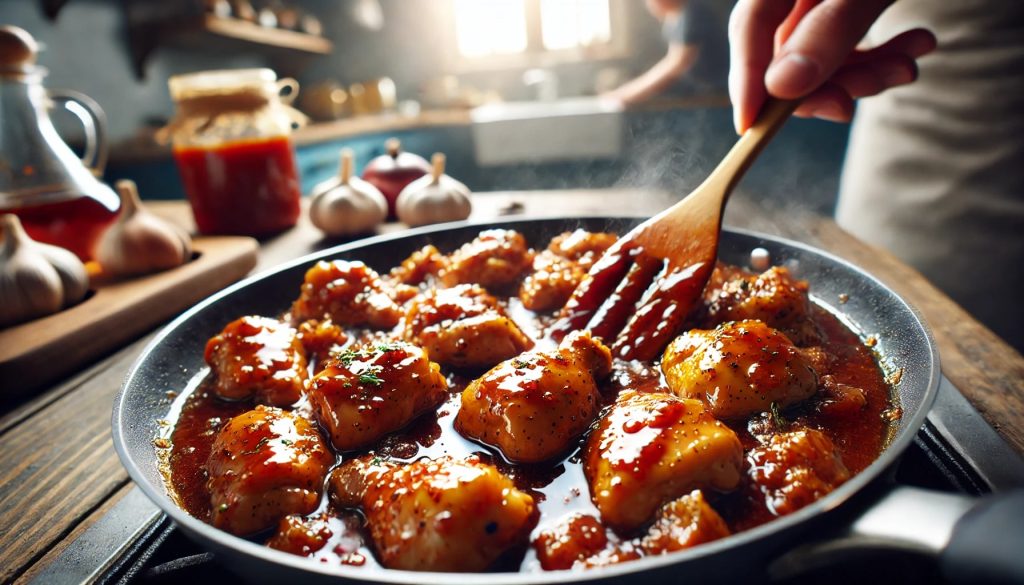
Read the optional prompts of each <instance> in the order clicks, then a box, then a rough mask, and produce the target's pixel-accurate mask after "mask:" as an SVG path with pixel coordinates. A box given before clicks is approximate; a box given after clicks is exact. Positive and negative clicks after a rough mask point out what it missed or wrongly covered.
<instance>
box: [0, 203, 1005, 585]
mask: <svg viewBox="0 0 1024 585" xmlns="http://www.w3.org/2000/svg"><path fill="white" fill-rule="evenodd" d="M738 195H739V194H738ZM738 195H737V196H734V198H733V201H732V202H731V203H730V205H729V210H728V213H727V214H726V223H727V224H728V225H732V226H737V227H745V228H749V229H754V230H757V231H761V232H765V233H769V234H777V235H781V236H785V237H789V238H793V239H797V240H800V241H802V242H806V243H808V244H811V245H814V246H818V247H820V248H823V249H825V250H828V251H830V252H832V253H834V254H836V255H838V256H841V257H843V258H846V259H847V260H850V261H851V262H853V263H855V264H857V265H859V266H861V267H862V268H864V269H865V270H867V271H868V272H870V273H872V274H873V275H875V276H876V277H878V278H879V279H880V280H882V281H883V282H885V283H886V284H888V285H889V286H890V287H892V288H893V289H894V290H896V291H897V292H898V293H899V294H901V295H903V296H904V297H905V298H906V299H907V300H909V301H910V302H911V303H912V304H914V305H915V306H917V307H918V308H919V309H920V310H921V312H922V313H923V314H924V315H925V318H926V320H927V321H928V323H929V324H930V325H931V327H932V330H933V332H934V334H935V339H936V342H937V343H938V345H939V351H940V354H941V359H942V370H943V373H944V374H945V375H946V376H947V377H948V378H949V379H950V380H952V381H953V383H954V384H955V385H956V386H957V387H959V388H960V389H961V390H962V391H963V393H964V395H965V396H966V397H967V398H968V400H969V401H970V402H971V403H972V404H973V405H974V406H975V408H977V409H978V410H979V411H980V412H981V413H982V415H983V416H984V417H985V419H986V420H987V421H988V422H989V423H990V424H992V426H993V427H994V428H995V429H996V430H997V431H998V433H999V434H1000V435H1001V436H1002V437H1003V438H1004V439H1005V440H1006V441H1007V442H1008V443H1009V444H1010V445H1011V446H1012V447H1013V448H1014V449H1016V451H1017V452H1018V453H1022V454H1024V357H1022V356H1021V355H1020V354H1019V353H1017V352H1016V351H1014V350H1013V349H1012V348H1010V347H1009V346H1007V345H1006V344H1005V343H1003V342H1002V341H1001V340H1000V339H999V338H998V337H996V336H995V335H994V334H993V333H992V332H991V331H989V330H988V329H986V328H985V327H984V326H982V325H981V324H979V323H978V322H977V321H975V320H974V319H973V318H971V317H970V316H969V315H968V314H967V313H966V312H964V310H963V309H961V308H960V307H959V306H957V305H956V304H955V303H954V302H953V301H951V300H950V299H949V298H948V297H946V296H945V295H944V294H942V293H941V292H940V291H938V290H937V289H936V288H935V287H933V286H932V285H931V284H930V283H928V282H927V281H926V280H925V279H924V278H923V277H922V276H921V275H920V274H918V273H917V272H916V271H914V270H913V269H911V268H909V267H907V266H906V265H904V264H903V263H901V262H900V261H899V260H897V259H896V258H894V257H893V256H892V255H890V254H888V253H887V252H884V251H882V250H880V249H878V248H875V247H872V246H870V245H868V244H865V243H864V242H861V241H859V240H857V239H856V238H854V237H853V236H851V235H849V234H848V233H846V232H845V231H843V230H842V229H840V228H839V227H838V226H837V225H836V224H835V222H833V221H832V220H831V219H828V218H825V217H821V216H812V215H797V214H794V213H793V212H792V211H787V212H785V213H783V212H779V211H773V210H770V209H764V208H761V207H758V206H756V205H754V204H753V203H751V201H753V199H751V198H744V197H741V196H738ZM668 201H669V198H668V197H667V196H666V195H664V194H661V193H656V192H650V191H626V190H600V191H589V190H588V191H552V192H504V193H489V194H483V193H481V194H478V195H477V196H476V199H475V202H476V208H475V210H474V213H473V218H475V219H483V218H491V217H496V216H499V215H500V214H501V212H502V211H503V210H504V211H507V210H508V209H510V206H511V205H512V204H513V203H517V204H519V205H520V206H521V211H520V213H522V214H524V215H527V216H529V215H547V216H550V215H555V214H558V215H562V216H579V215H606V214H615V213H622V214H630V215H632V214H638V213H645V214H652V213H654V212H657V211H659V210H661V209H662V208H664V207H665V206H666V204H667V203H668ZM153 209H155V210H156V211H158V212H159V213H161V214H164V215H165V216H168V217H171V218H173V219H175V220H176V221H180V222H182V223H185V224H190V223H191V220H190V218H189V212H188V209H187V207H186V205H185V204H184V203H183V202H169V203H161V204H154V205H153ZM397 229H401V226H397V225H389V226H386V227H385V230H384V231H394V230H397ZM335 243H337V242H334V241H325V240H323V239H322V238H321V237H320V234H319V233H318V232H317V231H316V230H315V229H314V228H313V227H312V226H311V225H310V224H309V223H308V220H306V218H305V217H304V218H303V221H302V222H301V223H300V225H299V226H298V227H297V228H296V229H293V230H291V231H289V232H287V233H285V234H283V235H281V236H278V237H276V238H273V239H270V240H267V241H265V242H263V243H262V246H261V253H260V259H259V265H258V266H257V268H256V270H262V269H265V268H268V267H270V266H273V265H275V264H278V263H280V262H282V261H285V260H288V259H291V258H295V257H298V256H300V255H303V254H306V253H309V252H312V251H315V250H317V249H322V248H324V247H327V246H330V245H333V244H335ZM152 335H153V333H152V332H151V333H149V334H147V335H145V336H143V337H142V338H141V339H138V340H136V341H134V342H133V343H131V344H129V345H127V346H126V347H124V348H123V349H121V350H119V351H117V352H115V353H113V354H111V355H109V356H106V357H105V358H103V359H101V360H100V361H98V362H97V363H95V364H94V365H92V366H91V367H88V368H86V369H84V370H83V371H81V372H79V373H77V374H76V375H74V376H71V377H69V378H68V379H66V380H64V381H63V382H61V383H59V384H56V385H54V386H53V387H52V388H49V389H47V390H45V391H43V392H42V393H40V394H38V395H37V396H36V397H35V398H33V399H30V400H28V401H25V402H22V403H10V402H3V403H2V410H0V478H2V485H0V551H2V552H0V582H9V581H17V582H23V581H27V580H28V579H29V578H31V577H32V576H33V575H35V574H37V573H38V572H39V571H40V570H41V569H42V568H44V567H46V566H47V564H48V563H49V562H51V561H52V559H53V558H55V557H56V556H57V555H58V554H59V553H60V552H61V551H62V550H63V549H64V547H65V546H66V545H67V544H68V543H69V542H71V541H72V540H73V539H74V538H75V537H76V536H77V535H79V534H80V533H81V532H82V531H84V530H85V529H86V528H87V527H89V526H91V525H92V524H93V523H94V522H95V521H96V520H97V519H98V518H100V517H101V516H102V515H103V514H104V513H105V512H106V511H107V510H108V509H109V508H110V507H111V506H113V505H114V503H116V502H117V501H118V500H119V499H120V498H121V497H123V495H124V494H126V493H127V492H128V491H129V490H130V489H131V481H130V480H129V479H128V475H127V472H125V470H124V469H123V468H122V467H121V464H120V462H119V461H118V459H117V456H116V455H115V453H114V448H113V445H112V443H111V438H110V412H111V406H112V401H113V399H114V396H115V395H116V394H117V392H118V390H119V387H120V383H121V380H122V378H123V377H124V375H125V373H126V372H127V370H128V368H129V367H130V365H131V363H132V362H133V361H134V360H135V358H136V356H137V355H138V354H139V352H140V351H141V350H142V348H143V346H144V345H145V344H146V343H147V342H148V341H149V339H150V338H151V337H152Z"/></svg>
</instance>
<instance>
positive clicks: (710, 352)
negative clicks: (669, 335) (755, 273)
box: [661, 321, 818, 419]
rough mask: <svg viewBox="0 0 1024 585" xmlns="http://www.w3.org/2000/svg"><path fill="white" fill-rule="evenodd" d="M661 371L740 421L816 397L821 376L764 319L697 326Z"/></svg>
mask: <svg viewBox="0 0 1024 585" xmlns="http://www.w3.org/2000/svg"><path fill="white" fill-rule="evenodd" d="M661 370H662V372H663V373H664V374H665V381H666V382H667V383H668V386H669V388H671V389H672V391H673V392H675V393H676V394H677V395H679V396H681V397H683V398H697V399H699V400H703V401H704V403H705V404H707V406H708V408H709V409H710V410H711V413H712V414H713V415H715V417H717V418H723V419H735V418H742V417H745V416H748V415H751V414H754V413H758V412H765V411H767V410H770V409H771V406H772V403H775V404H776V405H777V406H778V407H782V408H784V407H786V406H789V405H791V404H794V403H797V402H800V401H802V400H805V399H807V398H809V397H810V396H812V395H813V394H814V393H815V392H816V391H817V389H818V375H817V374H816V373H815V372H814V369H813V368H811V366H810V364H809V362H808V361H807V359H806V358H805V357H804V355H803V354H802V353H801V352H800V350H799V349H797V348H796V347H795V346H794V345H793V343H792V342H791V341H790V340H789V339H788V338H787V337H786V336H785V335H784V334H783V333H782V332H780V331H777V330H775V329H772V328H771V327H769V326H767V325H765V324H764V323H762V322H761V321H739V322H730V323H724V324H722V325H719V326H718V327H717V328H716V329H714V330H712V331H706V330H703V329H694V330H692V331H690V332H688V333H684V334H683V335H680V336H679V337H677V338H676V339H675V340H673V341H672V343H670V344H669V346H668V347H667V348H666V349H665V354H664V356H662V359H661Z"/></svg>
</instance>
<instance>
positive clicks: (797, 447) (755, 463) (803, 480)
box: [747, 428, 850, 516]
mask: <svg viewBox="0 0 1024 585" xmlns="http://www.w3.org/2000/svg"><path fill="white" fill-rule="evenodd" d="M747 475H748V476H749V478H750V480H751V482H752V483H753V486H754V488H756V489H757V490H758V491H760V492H761V493H762V494H763V495H764V498H765V503H766V504H767V506H768V510H769V511H770V512H772V513H773V514H775V515H777V516H784V515H786V514H791V513H793V512H795V511H797V510H799V509H800V508H803V507H804V506H806V505H808V504H811V503H813V502H815V501H817V500H818V499H819V498H821V497H823V496H825V495H826V494H828V493H829V492H831V491H832V490H834V489H835V488H837V487H839V486H840V485H842V484H843V482H845V481H846V480H847V479H850V471H849V470H848V469H847V468H846V465H844V464H843V459H842V457H840V455H839V451H838V450H837V449H836V446H835V444H834V443H832V440H831V439H829V438H828V437H826V436H825V435H824V434H822V433H821V431H818V430H815V429H810V428H808V429H799V430H795V431H789V432H786V433H780V434H778V435H775V436H773V437H772V438H771V439H769V440H768V442H767V443H766V444H764V445H761V446H759V447H755V448H753V449H751V450H750V452H749V453H747Z"/></svg>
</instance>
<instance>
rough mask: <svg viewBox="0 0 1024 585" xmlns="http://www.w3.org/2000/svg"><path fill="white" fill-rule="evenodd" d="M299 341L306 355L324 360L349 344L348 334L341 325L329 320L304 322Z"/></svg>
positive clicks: (300, 329)
mask: <svg viewBox="0 0 1024 585" xmlns="http://www.w3.org/2000/svg"><path fill="white" fill-rule="evenodd" d="M299 341H300V342H301V343H302V347H303V348H305V350H306V355H308V356H310V357H311V358H312V356H316V357H317V358H319V359H321V360H323V359H324V358H326V357H327V356H329V355H331V353H338V352H340V351H341V350H342V348H344V347H345V345H346V344H347V343H348V334H347V333H345V330H344V329H342V328H341V326H340V325H338V324H337V323H335V322H334V321H331V320H330V319H329V318H328V319H323V320H318V321H303V322H302V324H301V325H299Z"/></svg>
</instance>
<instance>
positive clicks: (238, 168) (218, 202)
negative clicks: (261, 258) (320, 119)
mask: <svg viewBox="0 0 1024 585" xmlns="http://www.w3.org/2000/svg"><path fill="white" fill-rule="evenodd" d="M174 158H175V160H176V161H177V163H178V172H179V173H180V174H181V180H182V182H183V183H184V184H185V193H186V194H187V195H188V200H189V202H190V203H191V204H192V213H193V215H194V216H195V220H196V226H197V227H198V228H199V231H200V232H202V233H204V234H232V235H246V236H265V235H270V234H274V233H277V232H280V231H283V230H285V229H288V228H290V227H292V226H294V225H295V222H296V221H298V219H299V198H300V197H301V189H300V186H299V177H298V170H297V168H296V164H295V153H294V152H293V151H292V146H291V141H290V140H289V139H288V138H287V137H284V136H281V137H275V138H270V139H266V140H251V141H244V142H235V143H229V144H224V145H220V146H217V147H215V148H199V147H185V148H176V149H175V150H174Z"/></svg>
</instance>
